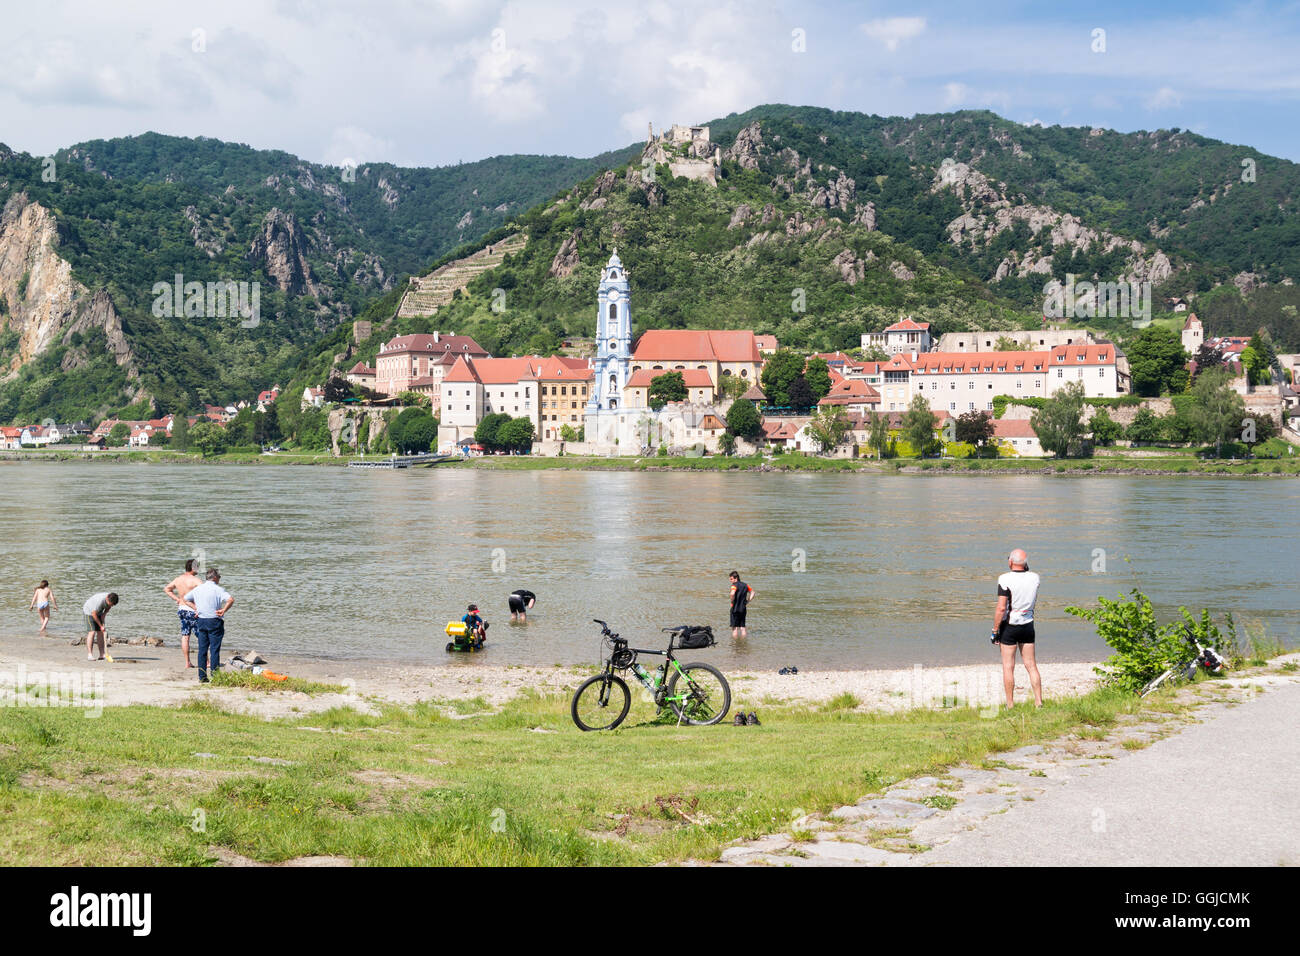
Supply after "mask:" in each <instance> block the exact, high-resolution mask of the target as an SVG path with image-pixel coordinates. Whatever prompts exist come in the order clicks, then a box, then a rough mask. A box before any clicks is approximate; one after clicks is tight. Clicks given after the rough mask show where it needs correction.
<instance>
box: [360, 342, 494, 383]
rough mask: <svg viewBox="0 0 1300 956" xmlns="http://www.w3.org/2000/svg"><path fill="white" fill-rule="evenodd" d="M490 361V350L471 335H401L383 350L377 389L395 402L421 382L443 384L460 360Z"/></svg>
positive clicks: (377, 367) (378, 363)
mask: <svg viewBox="0 0 1300 956" xmlns="http://www.w3.org/2000/svg"><path fill="white" fill-rule="evenodd" d="M488 357H489V355H488V352H487V350H486V349H484V348H483V347H482V346H481V345H479V344H478V343H477V342H475V341H474V340H473V339H472V338H470V337H469V336H468V335H443V334H442V333H441V332H430V333H429V334H427V335H419V334H417V335H399V336H397V337H396V338H393V339H390V340H389V341H388V342H385V343H384V344H383V345H381V346H380V347H379V354H378V356H376V357H375V381H374V386H373V388H374V390H375V391H376V392H377V393H378V394H380V395H383V396H387V397H389V398H391V397H392V396H394V395H397V394H398V393H400V392H408V391H415V390H416V388H415V386H416V383H417V382H418V381H419V380H420V379H425V378H428V379H434V380H436V382H441V380H442V378H443V376H444V375H445V374H446V372H447V371H448V370H449V369H450V368H451V367H452V365H453V364H454V362H455V360H456V359H458V358H469V359H485V358H488ZM354 370H355V366H354ZM425 384H426V385H427V384H430V383H425ZM367 387H370V386H367Z"/></svg>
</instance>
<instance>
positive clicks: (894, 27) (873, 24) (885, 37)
mask: <svg viewBox="0 0 1300 956" xmlns="http://www.w3.org/2000/svg"><path fill="white" fill-rule="evenodd" d="M862 32H863V33H865V34H866V35H867V36H869V37H871V38H872V39H873V40H879V41H880V42H881V43H883V44H884V45H885V49H886V50H888V51H889V52H890V53H893V52H894V51H895V50H897V49H898V45H899V44H900V43H902V42H903V41H904V40H910V39H912V38H913V37H919V36H920V35H921V34H922V33H924V32H925V17H886V18H885V19H883V20H869V21H867V22H866V23H864V24H862Z"/></svg>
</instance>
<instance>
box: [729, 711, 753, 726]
mask: <svg viewBox="0 0 1300 956" xmlns="http://www.w3.org/2000/svg"><path fill="white" fill-rule="evenodd" d="M748 723H749V721H748V720H747V719H746V718H745V715H744V714H742V713H740V712H739V711H737V712H736V719H735V720H733V721H732V722H731V726H733V727H744V726H745V725H746V724H748Z"/></svg>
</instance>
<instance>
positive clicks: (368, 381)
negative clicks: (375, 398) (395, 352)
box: [344, 362, 376, 392]
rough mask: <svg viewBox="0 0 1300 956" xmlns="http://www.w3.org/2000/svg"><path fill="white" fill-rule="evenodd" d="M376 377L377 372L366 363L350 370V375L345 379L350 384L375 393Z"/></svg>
mask: <svg viewBox="0 0 1300 956" xmlns="http://www.w3.org/2000/svg"><path fill="white" fill-rule="evenodd" d="M375 375H376V372H375V370H374V369H373V368H371V367H370V366H369V365H367V364H366V363H365V362H358V363H357V364H356V365H354V366H352V368H350V369H348V373H347V375H345V376H344V378H346V379H347V380H348V383H349V384H351V385H356V386H359V387H361V388H368V389H370V390H371V391H372V392H373V391H375Z"/></svg>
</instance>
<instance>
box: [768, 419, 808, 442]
mask: <svg viewBox="0 0 1300 956" xmlns="http://www.w3.org/2000/svg"><path fill="white" fill-rule="evenodd" d="M800 427H801V426H800V425H799V424H797V423H795V422H791V421H778V422H774V421H764V422H763V437H765V438H766V439H767V440H768V441H785V440H786V439H789V438H793V437H794V436H795V435H797V434H799V428H800Z"/></svg>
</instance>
